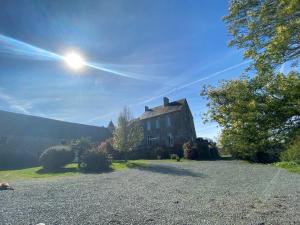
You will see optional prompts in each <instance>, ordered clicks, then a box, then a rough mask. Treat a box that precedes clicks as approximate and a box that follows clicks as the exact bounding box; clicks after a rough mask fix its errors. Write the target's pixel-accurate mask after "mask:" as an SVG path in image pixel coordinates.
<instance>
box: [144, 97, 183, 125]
mask: <svg viewBox="0 0 300 225" xmlns="http://www.w3.org/2000/svg"><path fill="white" fill-rule="evenodd" d="M185 104H186V99H185V98H183V99H180V100H177V101H174V102H169V104H168V106H164V105H160V106H157V107H154V108H149V111H146V112H144V113H143V114H142V115H141V116H140V119H141V120H144V119H148V118H152V117H156V116H160V115H164V114H168V113H172V112H176V111H180V110H182V108H183V107H184V105H185Z"/></svg>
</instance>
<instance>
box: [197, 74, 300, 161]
mask: <svg viewBox="0 0 300 225" xmlns="http://www.w3.org/2000/svg"><path fill="white" fill-rule="evenodd" d="M299 90H300V74H299V73H296V72H290V73H289V74H288V75H287V76H285V75H283V74H281V73H279V74H277V75H270V76H265V77H261V76H255V77H253V78H252V79H250V78H248V77H242V78H241V79H238V80H231V81H223V82H222V83H221V85H220V86H219V87H218V88H212V87H209V88H205V89H204V90H203V92H202V94H203V95H205V96H207V98H208V100H209V102H208V107H209V111H208V113H207V114H206V116H207V119H209V120H214V121H216V122H218V123H219V124H220V125H221V126H222V127H223V130H222V135H221V143H222V145H223V147H224V148H225V149H228V150H229V151H230V152H231V154H232V155H233V156H235V157H238V158H244V159H249V160H253V161H273V160H276V159H277V158H278V157H279V153H280V152H281V151H283V150H284V149H285V146H286V144H287V143H289V142H291V141H292V140H293V139H294V137H295V135H296V133H297V132H298V131H299V128H300V101H299V99H300V91H299Z"/></svg>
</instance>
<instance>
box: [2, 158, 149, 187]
mask: <svg viewBox="0 0 300 225" xmlns="http://www.w3.org/2000/svg"><path fill="white" fill-rule="evenodd" d="M148 164H149V162H147V160H129V161H127V162H125V161H113V163H112V165H111V169H112V171H120V170H124V169H128V168H134V167H145V166H147V165H148ZM79 174H84V173H83V172H82V171H80V170H79V169H78V167H77V164H75V163H72V164H69V165H67V166H65V167H64V168H62V169H61V170H59V171H55V172H44V171H43V169H42V167H41V166H36V167H30V168H25V169H10V170H0V182H6V181H12V180H28V179H40V178H54V177H63V176H75V175H79Z"/></svg>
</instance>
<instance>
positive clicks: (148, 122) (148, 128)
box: [147, 120, 151, 130]
mask: <svg viewBox="0 0 300 225" xmlns="http://www.w3.org/2000/svg"><path fill="white" fill-rule="evenodd" d="M147 130H151V121H150V120H148V121H147Z"/></svg>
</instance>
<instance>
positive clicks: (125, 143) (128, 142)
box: [113, 107, 144, 157]
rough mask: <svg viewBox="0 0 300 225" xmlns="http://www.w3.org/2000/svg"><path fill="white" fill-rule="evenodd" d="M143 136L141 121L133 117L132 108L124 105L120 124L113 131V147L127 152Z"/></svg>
mask: <svg viewBox="0 0 300 225" xmlns="http://www.w3.org/2000/svg"><path fill="white" fill-rule="evenodd" d="M143 138H144V135H143V128H142V126H141V125H140V121H139V120H138V119H133V116H132V114H131V112H130V110H129V109H128V108H127V107H124V109H123V111H122V112H121V113H120V115H119V118H118V125H117V127H116V129H115V130H114V132H113V147H114V148H115V149H116V150H118V151H120V152H125V153H126V152H129V151H132V150H133V149H135V148H136V147H137V146H138V145H139V143H140V142H141V141H142V139H143ZM125 157H126V154H125Z"/></svg>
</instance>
